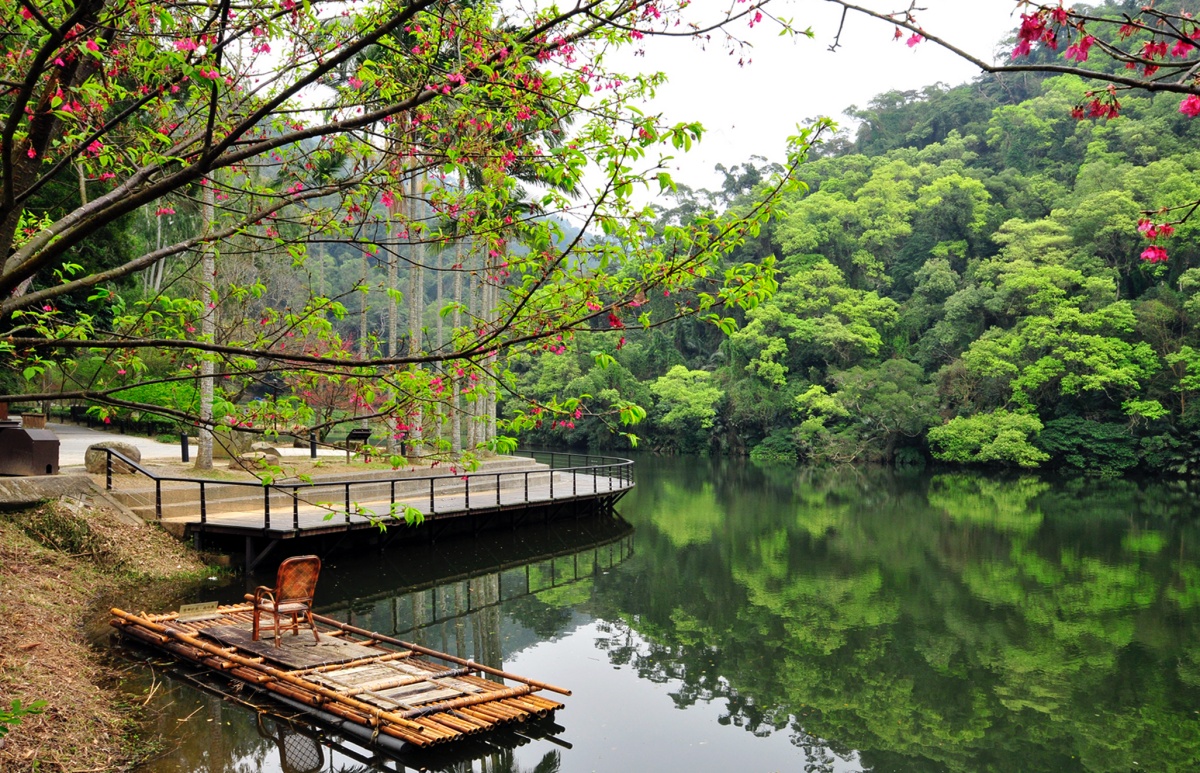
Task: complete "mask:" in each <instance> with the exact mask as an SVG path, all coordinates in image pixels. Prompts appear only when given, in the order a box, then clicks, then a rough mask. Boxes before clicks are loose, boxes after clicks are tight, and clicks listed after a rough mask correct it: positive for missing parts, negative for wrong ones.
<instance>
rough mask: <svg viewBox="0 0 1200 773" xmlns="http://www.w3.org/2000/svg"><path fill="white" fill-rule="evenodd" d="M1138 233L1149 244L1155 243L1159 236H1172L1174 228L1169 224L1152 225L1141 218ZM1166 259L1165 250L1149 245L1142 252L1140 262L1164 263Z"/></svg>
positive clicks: (1152, 223) (1147, 220) (1155, 245)
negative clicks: (1148, 241)
mask: <svg viewBox="0 0 1200 773" xmlns="http://www.w3.org/2000/svg"><path fill="white" fill-rule="evenodd" d="M1138 231H1140V232H1141V234H1142V236H1145V237H1146V238H1147V239H1149V240H1150V241H1151V242H1156V241H1158V238H1159V237H1160V236H1161V237H1164V238H1165V237H1168V236H1171V235H1172V234H1174V233H1175V227H1174V226H1173V225H1171V224H1170V223H1154V222H1151V221H1150V220H1149V219H1147V218H1142V219H1141V220H1139V221H1138ZM1167 257H1168V256H1167V250H1166V248H1164V247H1162V246H1161V245H1158V244H1151V245H1150V246H1149V247H1147V248H1146V249H1144V250H1142V255H1141V258H1142V260H1144V261H1146V262H1147V263H1165V262H1166V261H1167Z"/></svg>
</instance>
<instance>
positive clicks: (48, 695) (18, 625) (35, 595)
mask: <svg viewBox="0 0 1200 773" xmlns="http://www.w3.org/2000/svg"><path fill="white" fill-rule="evenodd" d="M217 571H219V570H216V569H213V568H211V567H209V566H207V565H206V564H205V562H204V560H203V559H202V557H201V556H200V555H198V554H197V553H195V552H194V551H193V550H192V549H191V548H190V547H188V546H187V545H185V544H183V543H181V542H179V541H177V540H175V539H174V538H172V537H171V536H170V535H168V534H167V533H166V532H165V531H163V530H162V529H161V528H160V527H158V526H157V525H155V524H145V523H141V522H140V521H137V520H136V519H132V518H130V517H128V516H127V515H124V514H122V513H120V512H118V511H116V510H115V509H114V508H112V507H111V506H110V505H109V504H108V503H106V502H105V501H104V500H103V499H102V498H100V497H97V496H95V495H92V494H88V495H85V496H83V497H80V498H74V497H68V498H63V499H60V500H56V501H48V502H43V503H41V504H39V505H35V506H32V507H27V508H23V509H20V510H11V511H7V512H2V513H0V578H2V580H0V705H3V706H4V707H5V708H8V707H9V706H11V705H12V702H13V701H14V700H20V701H21V704H22V705H28V704H30V703H32V702H33V701H35V700H43V701H45V702H46V705H45V706H44V707H43V709H42V712H41V713H39V714H30V715H26V716H24V717H22V718H21V720H20V722H19V723H18V724H15V725H10V726H9V732H8V733H7V735H5V736H3V738H2V740H3V745H2V746H0V770H5V771H14V773H15V772H16V771H35V770H36V771H87V770H97V771H98V770H104V771H120V770H128V769H130V768H131V767H132V766H134V765H135V764H137V763H138V762H140V761H141V760H143V759H144V758H145V757H146V756H147V755H148V754H151V753H153V752H154V751H155V748H154V746H153V739H150V743H149V745H148V743H147V740H146V739H144V738H141V737H140V736H139V733H140V731H141V730H142V720H143V717H142V716H141V714H140V711H139V709H140V707H139V706H137V705H136V700H135V696H131V695H128V694H126V693H124V692H123V691H122V690H120V689H119V688H118V687H117V685H118V682H119V674H118V669H117V668H116V665H115V664H114V663H113V662H112V661H111V659H109V658H107V657H106V656H105V654H104V652H103V651H102V650H101V649H100V647H99V646H98V637H100V636H101V631H102V630H103V628H104V627H106V626H102V625H101V624H100V623H98V622H97V621H98V620H100V619H101V618H103V619H104V620H107V609H108V607H109V606H110V605H111V602H112V601H113V600H114V599H120V598H122V597H132V596H133V595H134V594H136V597H137V599H138V603H141V604H145V603H147V596H149V597H151V598H153V597H160V596H161V597H167V598H170V597H174V596H177V594H178V593H179V592H180V591H182V590H185V589H186V588H187V587H188V586H190V585H193V584H195V583H197V582H203V581H205V579H206V578H207V577H209V576H211V575H213V574H214V573H215V572H217ZM131 701H132V702H133V705H131Z"/></svg>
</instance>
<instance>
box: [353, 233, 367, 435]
mask: <svg viewBox="0 0 1200 773" xmlns="http://www.w3.org/2000/svg"><path fill="white" fill-rule="evenodd" d="M370 270H371V265H370V261H369V259H368V257H367V251H366V250H363V252H362V283H363V287H364V291H363V293H362V294H361V295H360V296H359V297H360V298H361V299H362V300H361V305H360V306H359V314H358V358H359V359H360V360H365V359H367V310H368V309H370V308H371V307H370V306H369V305H368V304H367V297H368V296H369V295H370V294H371V285H370V283H369V282H368V281H367V277H368V276H370ZM356 399H357V398H356ZM358 408H359V406H358V404H357V402H356V403H355V408H354V410H355V411H357V410H358ZM367 425H368V423H367V417H366V416H363V417H362V419H361V420H360V421H359V424H358V426H359V427H361V428H362V429H367Z"/></svg>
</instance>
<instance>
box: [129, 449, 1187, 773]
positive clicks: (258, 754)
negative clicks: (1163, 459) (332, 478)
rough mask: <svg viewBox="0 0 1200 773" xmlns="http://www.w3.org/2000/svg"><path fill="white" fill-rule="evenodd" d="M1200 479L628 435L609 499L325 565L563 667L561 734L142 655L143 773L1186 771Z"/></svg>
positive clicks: (549, 667)
mask: <svg viewBox="0 0 1200 773" xmlns="http://www.w3.org/2000/svg"><path fill="white" fill-rule="evenodd" d="M1198 501H1200V499H1198V498H1197V495H1196V494H1195V493H1194V492H1190V491H1189V490H1188V489H1187V488H1186V487H1184V486H1182V485H1168V484H1160V483H1136V482H1126V481H1111V482H1106V481H1096V480H1077V481H1067V482H1049V481H1045V480H1041V479H1038V478H1034V477H1008V478H988V477H981V476H979V475H973V474H971V475H968V474H950V475H929V474H914V475H910V476H904V475H897V474H894V473H891V472H888V471H882V470H866V471H861V470H860V471H853V470H842V471H831V472H817V473H811V472H808V473H806V472H796V471H793V470H787V471H764V470H760V469H758V468H755V467H753V466H752V465H749V464H746V463H742V462H737V461H730V460H706V459H667V460H658V459H641V460H639V466H638V486H637V488H636V489H635V490H634V491H633V492H632V493H631V494H630V495H629V496H627V497H626V498H625V500H623V501H622V502H621V504H620V506H619V510H620V514H621V516H622V518H621V519H617V520H613V519H601V520H592V521H581V522H576V523H572V524H570V525H567V526H563V527H560V526H553V527H543V526H534V527H532V528H529V529H525V530H522V531H519V532H516V533H508V532H505V533H502V534H498V535H483V536H481V537H480V538H478V540H476V541H466V542H443V543H439V544H438V545H436V546H435V547H433V548H429V547H428V546H412V547H405V548H402V549H396V550H391V551H389V552H387V553H385V554H382V555H380V554H371V555H365V556H353V557H352V556H346V555H339V556H335V557H334V558H332V559H331V560H330V561H329V562H328V563H327V565H326V569H325V571H324V573H323V575H322V581H321V585H320V586H319V589H318V597H317V601H318V606H319V607H320V608H321V610H320V611H322V612H324V613H325V614H329V615H331V616H334V617H339V618H341V619H343V620H350V621H352V622H354V623H355V624H356V625H360V626H363V627H366V628H371V629H374V630H378V631H382V632H386V633H393V634H397V635H400V636H401V638H405V639H409V640H416V641H419V642H421V643H424V644H426V645H429V646H433V647H436V648H439V649H443V650H446V651H449V652H451V653H454V654H458V655H461V656H463V657H474V658H476V659H477V660H480V661H483V662H487V663H489V664H491V665H494V666H500V667H503V668H505V669H507V670H511V671H514V672H516V673H521V674H525V675H528V676H532V677H535V678H538V679H542V680H545V681H549V682H552V683H555V684H561V685H564V686H567V687H570V688H572V689H573V690H574V692H575V694H574V696H572V697H569V698H565V699H563V700H564V702H565V703H566V708H565V709H564V710H563V711H560V712H559V713H558V714H557V716H556V717H555V723H556V725H548V726H544V727H541V728H538V729H537V730H536V732H534V733H533V734H532V735H534V736H537V735H543V736H549V737H548V738H547V737H540V738H539V737H529V736H524V735H518V734H513V733H508V734H504V735H502V736H500V737H499V738H497V739H496V741H497V744H498V745H482V744H480V745H476V746H470V747H464V748H461V749H457V750H455V751H454V752H453V753H452V755H453V756H447V755H440V756H433V755H430V754H428V753H421V752H417V753H414V755H413V756H411V757H409V758H406V759H403V760H400V761H396V760H381V759H379V758H377V757H374V756H373V754H372V753H371V752H370V751H367V750H364V749H362V748H361V747H357V746H355V745H353V744H352V743H349V742H346V741H344V740H339V739H336V738H334V739H329V738H322V739H321V741H320V742H318V741H315V740H313V739H312V738H310V737H309V736H308V735H305V734H304V733H305V732H306V731H307V730H308V729H307V728H306V727H304V726H302V725H296V724H294V723H289V722H287V721H283V720H279V719H278V718H272V717H270V716H260V715H259V714H258V713H257V712H256V711H254V709H253V708H249V707H247V706H246V705H243V704H241V703H239V702H237V701H228V700H223V699H221V698H219V697H216V696H214V695H212V694H211V693H208V692H205V691H203V690H201V689H198V688H196V687H194V686H192V685H191V684H190V683H189V682H188V680H187V679H184V678H180V676H179V675H178V674H177V673H176V674H175V675H172V672H171V671H170V670H169V669H166V670H164V669H161V668H160V667H158V666H157V665H155V666H153V667H151V668H146V667H138V668H135V669H134V671H135V672H136V677H135V681H136V680H137V679H144V680H145V682H143V685H142V686H145V683H146V682H150V681H151V680H155V681H157V682H159V686H158V687H157V688H156V691H155V695H154V697H153V698H152V700H151V702H150V706H151V707H152V708H154V709H155V713H156V719H155V724H154V726H153V727H152V728H150V732H152V733H156V734H159V735H161V736H162V737H164V738H166V739H167V743H168V745H169V747H170V749H171V751H169V752H168V753H167V754H165V755H164V756H163V757H162V758H160V759H159V760H157V761H155V762H154V763H151V764H149V765H148V766H146V767H145V768H144V769H143V771H144V773H151V772H153V773H160V772H162V771H179V770H184V771H211V772H213V773H215V772H217V771H222V772H224V771H247V772H248V771H258V770H264V771H282V772H283V773H293V772H294V771H316V770H322V771H368V770H407V769H428V770H447V771H480V772H481V773H483V772H484V771H486V772H488V773H501V772H503V773H507V772H508V771H513V772H515V771H539V772H542V771H544V772H547V773H548V772H549V771H555V770H559V771H689V773H694V772H697V771H800V770H803V771H866V770H871V771H1076V770H1078V771H1130V770H1149V771H1175V770H1179V771H1184V770H1195V769H1197V768H1200V563H1198V562H1197V560H1196V558H1197V551H1198V550H1200V529H1197V524H1198V523H1200V520H1198V518H1200V509H1198V507H1197V503H1198ZM269 579H270V578H269V577H257V578H250V579H249V580H247V584H249V585H254V584H257V583H258V582H266V581H269ZM243 590H244V589H243V587H241V585H239V586H238V587H236V588H227V589H223V590H221V591H219V592H210V593H208V594H207V597H208V598H213V597H220V598H221V599H222V600H232V599H235V598H238V597H240V594H241V593H242V591H243ZM183 600H184V601H188V600H193V599H190V598H189V599H183ZM155 662H156V663H157V662H159V661H155ZM247 697H249V696H247Z"/></svg>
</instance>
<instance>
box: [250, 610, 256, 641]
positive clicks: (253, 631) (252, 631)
mask: <svg viewBox="0 0 1200 773" xmlns="http://www.w3.org/2000/svg"><path fill="white" fill-rule="evenodd" d="M252 617H253V618H254V623H253V625H252V627H251V629H250V641H258V607H255V608H254V614H253V616H252Z"/></svg>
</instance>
